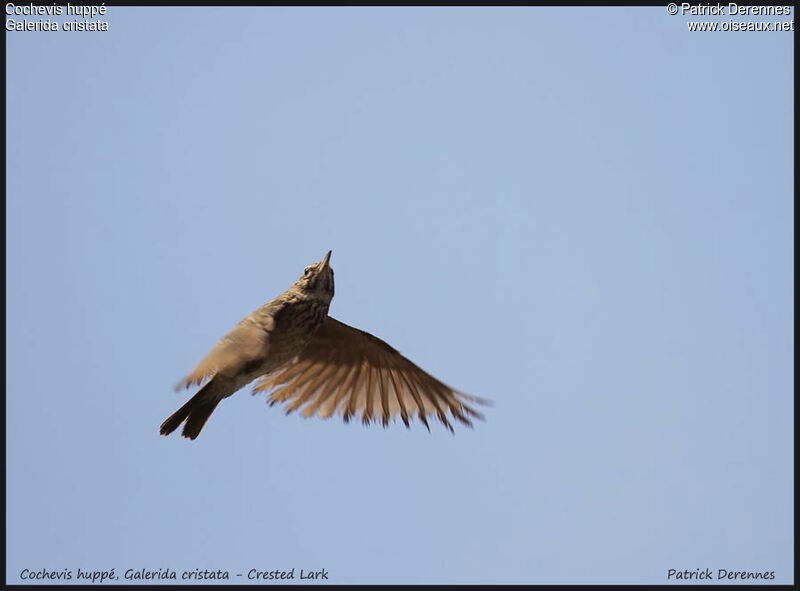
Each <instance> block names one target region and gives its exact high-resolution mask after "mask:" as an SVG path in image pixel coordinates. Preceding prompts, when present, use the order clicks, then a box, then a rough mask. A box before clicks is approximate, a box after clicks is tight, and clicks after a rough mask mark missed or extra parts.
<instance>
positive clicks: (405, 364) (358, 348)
mask: <svg viewBox="0 0 800 591" xmlns="http://www.w3.org/2000/svg"><path fill="white" fill-rule="evenodd" d="M264 390H272V393H271V395H270V397H269V403H270V405H272V404H275V403H276V402H289V404H288V406H287V409H286V412H287V414H288V413H290V412H292V411H294V410H297V409H299V408H301V407H303V410H302V415H303V416H306V417H310V416H313V415H315V414H316V415H318V416H320V417H322V418H328V417H330V416H331V415H333V414H334V413H336V412H338V413H339V414H341V415H342V418H343V419H344V421H345V422H348V421H349V420H350V419H351V418H353V417H356V416H358V415H360V416H361V420H362V421H363V422H364V424H369V423H370V422H372V421H376V422H377V421H378V420H380V421H381V422H382V423H383V425H384V427H385V426H386V425H388V423H389V419H391V418H393V417H395V416H396V415H397V414H399V415H400V418H401V419H402V420H403V423H405V425H406V426H409V420H410V419H413V418H414V415H416V416H418V417H419V419H420V421H422V422H423V423H424V424H425V426H426V427H428V429H430V427H429V426H428V417H436V418H438V419H439V420H440V421H441V422H442V423H444V425H445V426H447V428H449V429H450V430H451V431H452V430H453V426H452V424H451V422H450V419H449V418H448V415H447V413H448V411H449V413H450V415H451V417H452V418H455V419H457V420H459V421H460V422H462V423H464V424H466V425H469V426H471V425H472V421H471V420H470V417H477V418H480V419H482V418H483V415H481V414H480V413H479V412H477V411H476V410H474V409H473V408H471V407H470V406H469V405H468V404H467V402H473V403H478V404H489V401H488V400H485V399H482V398H478V397H476V396H470V395H468V394H464V393H463V392H459V391H458V390H454V389H453V388H451V387H450V386H448V385H446V384H443V383H442V382H440V381H439V380H437V379H436V378H434V377H433V376H432V375H430V374H428V373H426V372H425V371H423V370H422V369H420V368H419V367H417V366H416V365H414V364H413V363H412V362H411V361H409V360H408V359H406V358H405V357H403V356H402V355H401V354H400V353H399V352H398V351H396V350H395V349H393V348H392V347H390V346H389V345H388V344H386V343H385V342H384V341H382V340H381V339H379V338H377V337H375V336H372V335H371V334H369V333H367V332H364V331H362V330H358V329H357V328H353V327H352V326H348V325H346V324H344V323H342V322H339V321H338V320H336V319H334V318H331V317H330V316H328V317H327V318H326V319H325V321H324V323H323V324H322V327H320V329H319V330H318V331H317V332H316V333H315V334H314V336H313V337H312V339H311V342H310V343H309V345H308V346H307V347H306V348H305V350H304V351H303V352H302V353H301V354H300V355H298V356H297V357H295V358H294V359H292V360H291V361H290V362H288V363H286V364H285V365H283V366H281V367H280V368H279V369H277V370H275V371H273V372H271V373H269V374H268V375H265V376H263V377H262V378H261V379H260V380H259V381H258V382H257V384H256V386H255V388H254V390H253V393H254V394H256V393H258V392H261V391H264Z"/></svg>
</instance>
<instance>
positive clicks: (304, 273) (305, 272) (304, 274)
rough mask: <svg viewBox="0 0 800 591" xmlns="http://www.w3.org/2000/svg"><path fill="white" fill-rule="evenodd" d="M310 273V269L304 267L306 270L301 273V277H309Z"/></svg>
mask: <svg viewBox="0 0 800 591" xmlns="http://www.w3.org/2000/svg"><path fill="white" fill-rule="evenodd" d="M311 271H312V268H311V267H306V270H305V271H303V277H308V276H309V275H311Z"/></svg>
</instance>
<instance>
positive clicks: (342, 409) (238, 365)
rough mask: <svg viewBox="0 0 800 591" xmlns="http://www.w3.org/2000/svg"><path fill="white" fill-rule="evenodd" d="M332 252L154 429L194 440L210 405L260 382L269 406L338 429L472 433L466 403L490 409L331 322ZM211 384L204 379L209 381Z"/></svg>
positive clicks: (209, 361)
mask: <svg viewBox="0 0 800 591" xmlns="http://www.w3.org/2000/svg"><path fill="white" fill-rule="evenodd" d="M330 260H331V251H328V254H326V255H325V258H324V259H322V260H321V261H320V262H318V263H315V264H312V265H309V266H307V267H306V268H305V271H303V275H302V276H301V277H300V279H298V280H297V281H296V282H295V283H294V285H292V286H291V287H290V288H289V289H287V290H286V291H285V292H284V293H282V294H281V295H279V296H278V297H276V298H275V299H274V300H272V301H271V302H268V303H267V304H264V305H263V306H261V307H260V308H259V309H258V310H256V311H255V312H253V313H252V314H250V315H249V316H248V317H247V318H245V319H244V320H242V321H241V322H240V323H239V324H237V325H236V326H235V327H234V328H233V330H231V331H230V332H229V333H228V334H226V335H225V336H224V337H222V339H221V340H220V341H219V342H218V343H217V345H216V346H215V347H214V349H212V350H211V352H210V353H209V354H208V355H207V356H206V357H205V359H203V360H202V361H201V362H200V363H199V364H198V365H197V367H195V368H194V370H193V371H192V373H190V374H189V375H188V376H187V377H186V378H184V379H183V380H181V381H180V382H179V383H178V385H177V387H176V389H180V388H184V387H185V388H189V387H191V386H192V385H195V384H196V385H200V384H202V383H203V382H205V385H204V386H203V387H202V388H200V390H199V391H198V392H197V393H196V394H195V395H194V396H192V398H190V399H189V401H188V402H187V403H186V404H184V405H183V406H182V407H180V408H179V409H178V410H177V411H175V413H174V414H173V415H172V416H170V417H169V418H168V419H167V420H166V421H164V422H163V423H162V425H161V434H162V435H169V434H170V433H172V432H173V431H174V430H175V429H177V428H178V427H179V426H180V425H181V424H182V423H183V422H184V421H185V422H186V424H185V425H184V427H183V432H182V435H183V436H184V437H188V438H189V439H195V438H196V437H197V436H198V435H199V434H200V431H201V430H202V429H203V426H204V425H205V424H206V421H208V418H209V417H210V416H211V413H213V412H214V409H215V408H217V405H218V404H219V403H220V401H222V400H223V399H225V398H227V397H228V396H232V395H233V394H235V393H236V392H237V391H238V390H240V389H241V388H242V387H244V386H245V385H247V384H249V383H250V382H252V381H253V380H255V379H258V382H257V383H256V385H255V387H254V389H253V394H257V393H258V392H262V391H269V392H270V396H269V399H268V401H269V404H270V406H272V405H273V404H275V403H278V402H281V403H283V402H286V403H288V404H287V407H286V413H287V414H289V413H290V412H292V411H295V410H298V409H300V408H301V407H302V409H303V410H302V415H303V416H305V417H310V416H313V415H318V416H320V417H322V418H328V417H330V416H332V415H333V414H334V413H337V412H338V413H339V414H340V415H341V416H342V419H344V421H345V422H349V421H350V419H351V418H354V417H358V416H359V415H360V417H361V420H362V422H363V423H364V424H365V425H368V424H370V423H371V422H372V421H375V422H377V421H378V420H380V421H381V422H382V424H383V426H384V427H386V426H387V425H388V424H389V420H390V419H392V418H394V417H396V416H397V415H398V414H399V415H400V418H401V419H402V420H403V423H404V424H405V425H406V427H408V426H409V421H410V420H411V419H413V418H414V415H416V416H417V417H419V420H420V421H422V423H423V424H424V425H425V427H427V428H428V430H429V431H430V427H429V425H428V417H435V418H437V419H438V420H439V421H441V422H442V423H443V424H444V425H445V426H446V427H447V428H448V429H450V431H451V432H452V431H453V425H452V424H451V420H450V419H449V418H448V415H447V413H448V411H449V413H450V415H451V418H453V419H456V420H458V421H460V422H461V423H464V424H465V425H468V426H472V421H471V420H470V417H476V418H480V419H483V415H482V414H481V413H479V412H477V411H476V410H475V409H474V408H472V407H471V406H470V405H469V404H467V403H477V404H490V401H489V400H486V399H484V398H478V397H477V396H471V395H469V394H465V393H463V392H460V391H458V390H454V389H453V388H451V387H450V386H448V385H446V384H443V383H442V382H440V381H439V380H437V379H436V378H434V377H433V376H432V375H430V374H429V373H427V372H425V371H423V370H422V369H420V368H419V367H417V366H416V365H414V364H413V363H412V362H411V361H409V360H408V359H406V358H405V357H403V356H402V355H401V354H400V353H399V352H398V351H396V350H395V349H393V348H392V347H391V346H389V345H388V344H387V343H385V342H384V341H382V340H381V339H379V338H377V337H375V336H373V335H371V334H369V333H368V332H364V331H362V330H358V329H357V328H353V327H352V326H348V325H346V324H344V323H343V322H339V321H338V320H336V319H334V318H332V317H331V316H328V307H329V306H330V303H331V300H332V299H333V269H332V268H331V266H330ZM206 380H208V381H206Z"/></svg>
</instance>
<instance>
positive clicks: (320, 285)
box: [295, 250, 333, 304]
mask: <svg viewBox="0 0 800 591" xmlns="http://www.w3.org/2000/svg"><path fill="white" fill-rule="evenodd" d="M331 252H333V251H331V250H329V251H328V254H326V255H325V258H324V259H322V260H321V261H320V262H318V263H312V264H310V265H309V266H307V267H306V268H305V270H304V271H303V275H302V276H301V277H300V279H298V280H297V282H296V283H295V286H296V287H297V288H298V289H299V290H300V291H301V292H302V293H303V294H305V295H306V297H309V298H313V299H319V300H322V301H324V302H325V303H326V304H330V302H331V300H332V299H333V269H332V268H331V265H330V260H331Z"/></svg>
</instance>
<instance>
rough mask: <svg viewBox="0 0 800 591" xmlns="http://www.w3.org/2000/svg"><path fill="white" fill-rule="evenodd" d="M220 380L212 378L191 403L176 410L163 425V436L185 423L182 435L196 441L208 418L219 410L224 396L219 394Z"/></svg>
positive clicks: (193, 397)
mask: <svg viewBox="0 0 800 591" xmlns="http://www.w3.org/2000/svg"><path fill="white" fill-rule="evenodd" d="M219 386H220V384H219V383H218V378H212V379H211V381H210V382H208V383H207V384H206V385H205V386H203V387H202V388H200V390H198V392H197V394H195V395H194V396H192V397H191V398H190V399H189V401H188V402H187V403H186V404H184V405H183V406H182V407H180V408H179V409H178V410H176V411H175V412H174V413H173V414H172V416H170V417H169V418H168V419H167V420H166V421H164V422H163V423H162V424H161V434H162V435H169V434H170V433H172V432H173V431H174V430H175V429H177V428H178V427H179V426H180V425H181V423H183V421H186V425H184V427H183V433H182V435H183V436H184V437H188V438H189V439H195V438H197V436H198V435H200V431H202V430H203V426H204V425H205V424H206V421H207V420H208V417H210V416H211V413H212V412H214V409H215V408H217V405H218V404H219V402H220V400H222V398H223V396H221V395H220V394H219Z"/></svg>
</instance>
